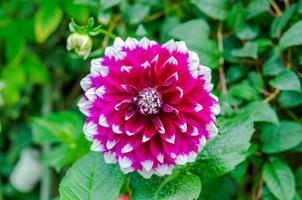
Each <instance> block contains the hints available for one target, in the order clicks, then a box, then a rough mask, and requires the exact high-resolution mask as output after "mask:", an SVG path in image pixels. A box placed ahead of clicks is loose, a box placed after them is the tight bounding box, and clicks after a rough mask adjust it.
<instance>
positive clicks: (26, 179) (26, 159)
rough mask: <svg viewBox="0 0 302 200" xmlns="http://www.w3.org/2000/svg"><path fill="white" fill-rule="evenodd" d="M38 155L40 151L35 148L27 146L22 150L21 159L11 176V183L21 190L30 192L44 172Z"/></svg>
mask: <svg viewBox="0 0 302 200" xmlns="http://www.w3.org/2000/svg"><path fill="white" fill-rule="evenodd" d="M38 157H39V153H38V152H37V151H36V150H34V149H31V148H27V149H24V150H23V151H22V153H21V157H20V160H19V161H18V163H17V164H16V166H15V168H14V170H13V171H12V173H11V176H10V182H11V184H12V185H13V186H14V187H15V188H16V189H17V190H19V191H20V192H23V193H27V192H30V191H32V190H33V188H34V187H35V185H36V184H37V183H38V181H39V179H40V177H41V173H42V165H41V163H40V162H39V160H38V159H39V158H38Z"/></svg>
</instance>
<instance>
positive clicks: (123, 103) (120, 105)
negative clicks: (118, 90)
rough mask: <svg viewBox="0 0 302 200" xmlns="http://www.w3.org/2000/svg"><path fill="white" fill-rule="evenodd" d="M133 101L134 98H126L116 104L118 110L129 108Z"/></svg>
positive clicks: (115, 107)
mask: <svg viewBox="0 0 302 200" xmlns="http://www.w3.org/2000/svg"><path fill="white" fill-rule="evenodd" d="M132 103H133V100H132V99H125V100H123V101H121V102H119V103H117V104H116V105H115V106H114V109H115V110H116V111H119V110H121V109H126V108H128V107H129V106H130V105H131V104H132Z"/></svg>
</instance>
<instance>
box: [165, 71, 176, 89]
mask: <svg viewBox="0 0 302 200" xmlns="http://www.w3.org/2000/svg"><path fill="white" fill-rule="evenodd" d="M176 81H178V73H177V72H175V73H173V74H172V75H171V76H169V78H167V80H165V82H164V83H163V84H162V85H161V86H162V87H170V86H172V85H174V84H175V83H176Z"/></svg>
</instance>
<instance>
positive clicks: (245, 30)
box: [236, 24, 260, 40]
mask: <svg viewBox="0 0 302 200" xmlns="http://www.w3.org/2000/svg"><path fill="white" fill-rule="evenodd" d="M259 31H260V29H259V27H258V26H252V25H247V24H245V25H244V26H241V27H240V28H237V29H236V36H237V37H238V38H239V39H241V40H251V39H254V38H255V37H257V35H258V34H259Z"/></svg>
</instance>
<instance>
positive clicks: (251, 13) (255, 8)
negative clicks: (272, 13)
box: [245, 0, 270, 19]
mask: <svg viewBox="0 0 302 200" xmlns="http://www.w3.org/2000/svg"><path fill="white" fill-rule="evenodd" d="M269 8H270V3H269V2H268V1H267V0H252V1H250V3H249V4H248V5H247V7H246V10H245V12H246V16H247V18H248V19H251V18H253V17H256V16H257V15H259V14H261V13H264V12H266V11H267V10H268V9H269Z"/></svg>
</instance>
